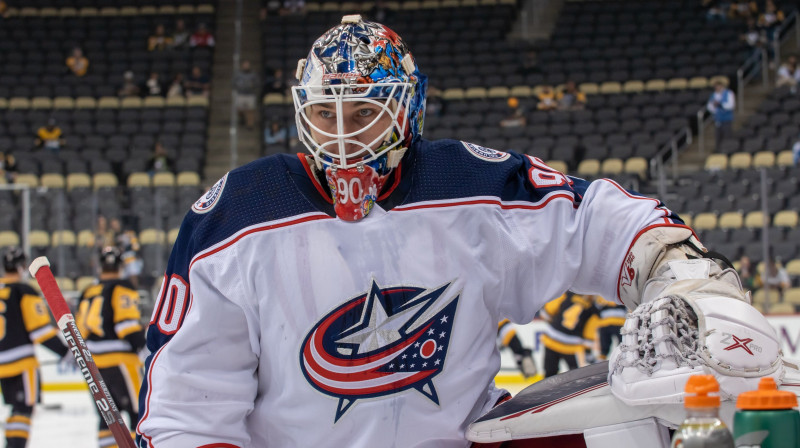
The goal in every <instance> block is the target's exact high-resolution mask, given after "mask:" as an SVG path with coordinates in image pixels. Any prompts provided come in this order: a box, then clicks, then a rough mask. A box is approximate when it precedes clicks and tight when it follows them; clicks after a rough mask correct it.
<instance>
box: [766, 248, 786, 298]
mask: <svg viewBox="0 0 800 448" xmlns="http://www.w3.org/2000/svg"><path fill="white" fill-rule="evenodd" d="M764 286H765V287H767V288H769V290H770V291H777V292H778V297H779V298H780V300H781V301H782V300H783V293H784V292H785V291H786V290H787V289H789V288H790V287H791V286H792V282H791V280H790V279H789V273H788V272H786V269H785V268H784V267H783V266H778V264H777V262H776V260H775V255H774V254H773V253H772V251H770V253H769V261H768V262H767V266H766V272H765V273H764Z"/></svg>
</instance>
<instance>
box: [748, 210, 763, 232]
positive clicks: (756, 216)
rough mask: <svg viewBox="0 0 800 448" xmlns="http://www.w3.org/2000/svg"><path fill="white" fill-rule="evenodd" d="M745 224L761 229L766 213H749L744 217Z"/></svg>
mask: <svg viewBox="0 0 800 448" xmlns="http://www.w3.org/2000/svg"><path fill="white" fill-rule="evenodd" d="M744 226H745V227H747V228H748V229H760V228H761V227H763V226H764V214H763V213H761V212H759V211H754V212H750V213H748V214H747V215H746V216H745V217H744Z"/></svg>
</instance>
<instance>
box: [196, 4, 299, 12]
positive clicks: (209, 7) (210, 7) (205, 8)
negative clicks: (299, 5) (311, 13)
mask: <svg viewBox="0 0 800 448" xmlns="http://www.w3.org/2000/svg"><path fill="white" fill-rule="evenodd" d="M306 6H308V5H306ZM197 13H198V14H213V13H214V5H210V4H207V5H197Z"/></svg>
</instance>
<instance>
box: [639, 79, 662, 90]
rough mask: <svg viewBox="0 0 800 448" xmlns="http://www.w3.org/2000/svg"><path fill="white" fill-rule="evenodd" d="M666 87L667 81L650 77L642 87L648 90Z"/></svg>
mask: <svg viewBox="0 0 800 448" xmlns="http://www.w3.org/2000/svg"><path fill="white" fill-rule="evenodd" d="M666 88H667V82H666V81H664V80H663V79H651V80H650V81H647V82H646V83H645V85H644V89H645V90H648V91H660V90H665V89H666Z"/></svg>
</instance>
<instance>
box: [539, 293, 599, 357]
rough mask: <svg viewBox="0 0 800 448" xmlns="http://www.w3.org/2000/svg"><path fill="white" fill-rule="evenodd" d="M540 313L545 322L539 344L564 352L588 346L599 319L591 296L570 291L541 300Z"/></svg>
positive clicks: (571, 352)
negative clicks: (542, 304) (544, 302)
mask: <svg viewBox="0 0 800 448" xmlns="http://www.w3.org/2000/svg"><path fill="white" fill-rule="evenodd" d="M540 315H541V317H542V319H544V320H546V321H547V324H548V325H547V329H546V330H545V331H544V333H542V335H541V341H542V344H544V346H545V347H547V348H549V349H550V350H555V351H557V352H559V353H562V354H565V355H569V354H575V353H577V352H582V351H584V350H585V349H586V348H589V347H590V346H591V342H592V341H593V340H594V339H595V333H596V332H597V324H598V323H599V320H600V319H599V317H598V314H597V308H595V307H594V303H593V301H592V299H591V298H587V297H583V296H581V295H578V294H572V293H567V294H564V295H562V296H561V297H559V298H557V299H556V300H553V301H551V302H548V303H547V304H545V306H544V307H543V308H542V311H541V312H540Z"/></svg>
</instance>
